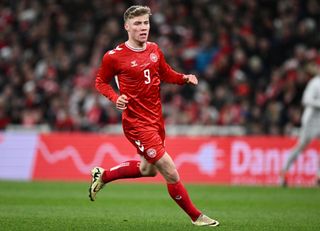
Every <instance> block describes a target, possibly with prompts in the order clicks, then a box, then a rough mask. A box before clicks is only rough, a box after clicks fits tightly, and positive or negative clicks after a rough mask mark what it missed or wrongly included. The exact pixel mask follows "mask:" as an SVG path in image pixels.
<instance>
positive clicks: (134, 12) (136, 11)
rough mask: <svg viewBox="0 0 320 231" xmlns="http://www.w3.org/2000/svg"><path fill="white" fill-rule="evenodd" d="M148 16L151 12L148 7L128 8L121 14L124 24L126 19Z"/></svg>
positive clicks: (136, 6) (135, 6)
mask: <svg viewBox="0 0 320 231" xmlns="http://www.w3.org/2000/svg"><path fill="white" fill-rule="evenodd" d="M145 14H148V15H149V16H150V15H151V10H150V8H149V7H148V6H140V5H134V6H130V7H129V8H128V9H127V10H126V12H124V14H123V19H124V22H126V21H127V20H128V19H131V18H134V17H138V16H142V15H145Z"/></svg>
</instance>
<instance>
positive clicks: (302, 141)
mask: <svg viewBox="0 0 320 231" xmlns="http://www.w3.org/2000/svg"><path fill="white" fill-rule="evenodd" d="M309 142H310V138H309V137H306V136H305V135H304V133H302V135H301V136H300V138H299V140H298V143H297V144H296V145H295V147H294V148H293V150H292V151H291V153H290V155H289V157H288V159H287V161H286V163H285V165H284V167H283V169H282V171H281V173H280V185H281V186H283V187H286V186H287V184H288V181H287V173H288V171H289V169H290V167H291V165H292V164H293V162H294V161H295V160H296V159H297V157H298V155H299V154H300V153H301V152H302V151H303V150H304V148H305V147H306V146H307V145H308V144H309Z"/></svg>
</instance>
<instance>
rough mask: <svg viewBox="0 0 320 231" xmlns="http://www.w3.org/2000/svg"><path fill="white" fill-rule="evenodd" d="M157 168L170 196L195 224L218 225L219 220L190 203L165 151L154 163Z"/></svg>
mask: <svg viewBox="0 0 320 231" xmlns="http://www.w3.org/2000/svg"><path fill="white" fill-rule="evenodd" d="M155 165H156V167H157V169H158V170H159V172H160V173H161V174H162V176H163V177H164V178H165V180H166V181H167V188H168V192H169V194H170V196H171V198H172V199H173V200H174V201H175V202H176V203H177V204H178V205H179V206H180V207H181V208H182V209H183V210H184V211H185V212H186V213H187V214H188V216H189V217H190V218H191V221H192V223H193V224H194V225H196V226H218V225H219V222H218V221H216V220H213V219H211V218H209V217H208V216H206V215H204V214H202V213H201V212H200V211H199V210H198V209H197V208H196V207H195V206H194V205H193V203H192V201H191V199H190V197H189V194H188V192H187V190H186V189H185V187H184V186H183V184H182V183H181V181H180V177H179V173H178V171H177V169H176V167H175V165H174V162H173V160H172V159H171V157H170V156H169V155H168V154H167V153H165V154H164V155H163V156H162V157H161V158H160V159H159V160H158V161H157V162H156V163H155Z"/></svg>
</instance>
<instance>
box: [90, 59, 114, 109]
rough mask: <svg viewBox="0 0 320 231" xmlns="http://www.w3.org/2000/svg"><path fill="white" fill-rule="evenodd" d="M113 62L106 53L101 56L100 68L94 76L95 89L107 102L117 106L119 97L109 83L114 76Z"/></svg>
mask: <svg viewBox="0 0 320 231" xmlns="http://www.w3.org/2000/svg"><path fill="white" fill-rule="evenodd" d="M114 65H115V64H114V61H113V60H112V57H111V55H110V54H108V53H106V54H105V55H104V56H103V59H102V62H101V65H100V68H99V70H98V72H97V75H96V83H95V85H96V89H97V90H98V91H99V92H100V93H101V94H102V95H104V96H105V97H107V98H108V99H109V100H111V101H112V102H113V103H115V104H116V105H117V99H118V97H119V95H118V94H117V93H116V92H115V91H114V89H113V88H112V86H111V85H110V81H111V80H112V79H113V78H114V76H115V75H116V72H115V70H114V68H113V67H114Z"/></svg>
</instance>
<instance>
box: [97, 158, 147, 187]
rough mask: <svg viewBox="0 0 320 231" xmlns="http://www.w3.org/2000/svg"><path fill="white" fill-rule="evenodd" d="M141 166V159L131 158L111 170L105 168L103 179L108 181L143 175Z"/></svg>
mask: <svg viewBox="0 0 320 231" xmlns="http://www.w3.org/2000/svg"><path fill="white" fill-rule="evenodd" d="M139 166H140V161H135V160H131V161H126V162H123V163H121V164H119V165H117V166H115V167H113V168H110V169H109V170H105V171H104V173H103V175H102V180H103V182H105V183H108V182H110V181H114V180H117V179H124V178H138V177H141V176H142V175H141V172H140V169H139Z"/></svg>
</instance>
